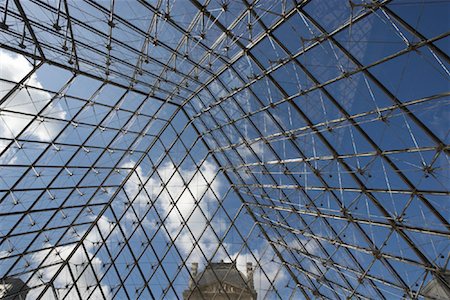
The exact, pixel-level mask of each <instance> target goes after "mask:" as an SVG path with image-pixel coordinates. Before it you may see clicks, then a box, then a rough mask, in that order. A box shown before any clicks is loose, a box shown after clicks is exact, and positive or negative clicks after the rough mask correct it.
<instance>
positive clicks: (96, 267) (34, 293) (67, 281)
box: [27, 217, 112, 300]
mask: <svg viewBox="0 0 450 300" xmlns="http://www.w3.org/2000/svg"><path fill="white" fill-rule="evenodd" d="M93 219H94V217H93ZM97 225H98V230H97V228H96V227H95V229H94V230H93V231H91V232H90V233H89V235H88V236H87V237H86V241H85V242H84V246H85V248H86V252H87V253H85V252H84V250H83V248H82V247H79V248H78V249H77V250H76V251H75V253H74V255H73V256H72V257H71V258H70V261H69V264H68V266H69V267H70V270H71V271H72V274H73V276H74V277H75V278H78V277H79V279H78V281H77V287H78V290H79V291H80V293H81V294H82V296H84V297H86V298H87V296H88V295H89V294H90V293H91V292H92V291H93V290H94V289H95V290H94V292H93V293H92V296H91V298H90V299H103V295H102V293H101V291H100V290H99V288H98V287H97V288H96V282H97V281H96V277H97V278H98V279H100V278H101V277H102V275H103V270H102V265H103V261H102V260H101V259H100V258H99V257H94V253H95V250H96V245H95V243H96V242H101V241H102V239H101V236H100V234H101V235H102V236H103V237H106V235H107V234H108V233H110V232H111V230H112V224H111V222H110V221H109V220H108V219H107V218H106V217H101V218H100V219H99V220H98V222H97ZM81 235H83V233H81ZM43 248H49V249H48V250H44V251H40V252H38V253H36V254H35V255H33V258H32V260H31V261H32V262H34V263H35V264H36V265H37V264H39V263H40V262H42V261H44V259H45V257H46V256H47V255H48V257H47V258H46V259H45V261H44V263H43V265H44V266H45V265H50V264H54V263H57V262H63V261H66V260H67V258H68V256H69V255H70V253H71V252H72V251H73V250H74V248H75V245H69V246H60V247H54V246H53V245H51V244H49V243H46V244H44V245H43ZM88 259H90V260H91V262H90V265H91V266H92V268H91V267H87V268H86V269H85V267H86V263H87V262H88ZM59 268H60V264H56V265H54V266H51V267H48V268H44V269H42V271H38V272H37V273H36V274H35V275H34V276H33V277H32V278H31V279H30V281H29V283H28V286H30V287H33V286H37V285H40V284H42V283H45V282H48V281H49V280H50V279H51V278H52V277H53V276H54V275H55V274H56V272H57V271H58V269H59ZM84 269H85V270H84ZM83 270H84V272H83ZM72 284H73V279H72V276H71V274H70V271H69V269H68V267H67V266H66V267H65V268H64V269H63V270H62V271H61V272H60V273H59V275H58V277H56V279H55V281H54V283H53V286H54V287H55V288H56V290H57V294H58V298H63V297H64V296H65V295H66V294H67V293H68V294H67V296H66V298H65V299H68V300H71V299H77V300H78V299H79V298H78V294H77V291H76V289H75V288H72V289H70V287H71V286H72ZM101 289H102V291H103V294H104V295H105V297H106V299H111V294H110V292H109V288H108V287H107V286H106V285H101ZM42 290H43V287H40V288H35V289H32V290H30V292H29V293H28V295H27V299H30V300H31V299H36V298H37V297H38V296H39V295H40V293H41V292H42ZM42 299H43V300H54V299H55V296H54V292H53V291H52V289H51V288H50V289H48V291H47V292H46V293H45V295H44V297H43V298H42Z"/></svg>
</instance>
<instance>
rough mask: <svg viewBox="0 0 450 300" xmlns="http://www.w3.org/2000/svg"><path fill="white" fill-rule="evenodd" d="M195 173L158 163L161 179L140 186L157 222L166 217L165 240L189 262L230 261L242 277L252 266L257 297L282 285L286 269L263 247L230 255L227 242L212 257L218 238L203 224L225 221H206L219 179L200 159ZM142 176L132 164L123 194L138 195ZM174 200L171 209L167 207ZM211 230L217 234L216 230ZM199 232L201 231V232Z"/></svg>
mask: <svg viewBox="0 0 450 300" xmlns="http://www.w3.org/2000/svg"><path fill="white" fill-rule="evenodd" d="M132 165H134V163H129V164H127V165H125V166H124V167H131V166H132ZM200 170H201V173H200V172H198V171H197V170H196V169H195V168H192V169H186V168H184V169H183V168H179V169H178V170H177V169H176V167H175V165H173V164H172V163H166V164H163V165H161V166H160V167H159V168H158V173H159V175H160V177H161V178H159V177H157V176H153V177H152V178H150V179H149V180H148V182H147V184H146V185H145V189H146V190H147V191H148V194H149V195H150V198H151V199H152V200H153V201H156V206H157V208H158V210H159V211H160V215H161V218H164V217H166V216H167V219H166V220H165V226H166V228H167V230H168V235H169V239H170V240H174V243H175V245H176V247H177V248H178V250H179V251H180V252H181V253H182V254H184V255H188V254H189V253H190V254H189V255H190V256H189V259H188V261H189V262H198V263H200V264H201V265H202V264H203V265H204V262H205V259H206V260H209V259H212V258H213V255H214V261H220V260H224V261H230V260H231V259H232V260H234V261H236V264H237V267H238V269H239V270H240V271H241V272H242V273H243V274H246V263H247V262H252V263H253V266H254V268H255V271H254V282H255V289H256V291H257V292H258V295H259V297H260V298H262V297H264V295H266V293H267V292H268V291H270V290H272V289H273V287H272V286H271V282H274V283H275V282H276V284H277V285H279V284H283V282H284V281H285V279H286V278H287V274H286V271H285V270H284V268H283V267H282V266H281V264H280V262H279V260H278V258H277V257H276V256H275V252H274V251H273V249H272V248H271V247H270V246H269V245H268V244H267V243H263V244H259V245H258V246H257V247H255V248H252V249H251V251H252V253H253V255H251V254H250V253H248V254H243V253H239V252H237V251H233V249H232V248H233V247H232V245H231V244H227V243H223V244H222V247H221V248H220V249H219V250H218V252H217V253H215V251H216V248H217V246H218V245H219V240H218V239H217V238H216V236H215V235H214V233H213V231H212V230H211V226H210V225H209V224H212V223H214V224H216V223H221V222H224V223H225V220H221V219H216V218H217V217H214V219H215V220H213V221H211V218H212V213H213V210H211V207H216V205H217V204H215V202H216V201H218V200H217V199H216V197H215V196H214V194H216V195H217V196H218V197H219V198H220V193H221V187H222V186H223V183H222V182H221V181H220V180H219V178H216V173H217V172H218V169H217V167H216V166H215V165H214V164H212V163H210V162H208V161H205V162H204V163H203V164H202V165H201V167H200ZM143 173H144V172H143V171H142V169H141V167H140V166H138V167H137V168H136V174H133V175H132V176H131V177H130V180H129V181H128V182H127V184H126V187H125V189H126V191H127V193H128V194H129V195H132V196H135V195H138V186H137V183H138V182H139V180H138V178H137V177H136V176H139V177H140V178H141V180H142V181H143V182H145V181H146V180H147V179H148V176H145V175H144V174H143ZM172 175H173V176H172ZM202 175H203V176H202ZM188 182H189V183H188ZM186 184H187V185H186ZM186 186H187V188H186ZM158 195H159V197H158ZM157 197H158V198H157ZM174 201H175V202H176V208H177V209H172V208H173V203H174ZM147 202H148V198H147V197H146V196H142V194H139V195H138V196H137V198H136V200H135V202H134V203H133V205H137V206H139V205H145V204H146V203H147ZM189 216H190V217H189ZM188 217H189V219H188ZM183 219H184V220H186V219H188V220H187V224H186V225H187V226H184V227H183V226H182V222H183ZM212 226H213V227H214V230H216V233H217V234H218V235H219V236H220V234H221V232H220V227H221V226H220V225H219V226H215V225H212ZM187 227H188V228H189V230H188V229H187ZM205 228H207V230H206V231H205V232H204V230H205ZM195 241H197V242H198V244H197V245H195ZM194 245H195V246H194ZM191 251H192V252H191ZM227 253H229V254H227ZM204 255H205V256H206V257H205V256H204ZM262 268H263V269H264V272H263V270H262ZM264 273H265V274H264Z"/></svg>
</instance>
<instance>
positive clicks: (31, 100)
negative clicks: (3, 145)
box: [0, 51, 66, 141]
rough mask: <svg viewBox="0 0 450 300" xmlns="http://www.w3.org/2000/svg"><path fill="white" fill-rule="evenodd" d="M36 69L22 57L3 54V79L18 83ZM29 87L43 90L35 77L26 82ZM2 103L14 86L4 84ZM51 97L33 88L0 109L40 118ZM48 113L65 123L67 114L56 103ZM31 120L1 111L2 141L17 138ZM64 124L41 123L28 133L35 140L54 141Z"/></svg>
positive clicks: (0, 64)
mask: <svg viewBox="0 0 450 300" xmlns="http://www.w3.org/2000/svg"><path fill="white" fill-rule="evenodd" d="M32 69H33V67H32V65H31V64H30V63H29V62H28V61H27V60H26V59H25V57H23V56H21V55H15V54H9V53H7V52H4V51H0V78H1V79H5V80H10V81H14V82H19V81H20V80H22V78H23V77H25V76H26V75H27V74H28V73H29V72H30V71H31V70H32ZM25 84H26V85H28V86H33V87H37V88H43V86H42V84H41V83H40V82H39V80H38V78H37V75H36V73H34V74H33V75H31V77H30V78H29V79H28V80H27V81H26V82H25ZM1 85H2V87H1V88H0V99H2V98H3V97H4V96H5V95H6V94H7V93H8V92H9V91H10V90H11V89H12V88H13V86H14V84H10V83H6V82H1ZM51 100H52V95H51V94H49V93H47V92H45V91H41V90H38V89H33V88H26V87H22V88H20V89H19V90H17V91H16V92H15V93H13V94H12V95H11V96H10V97H9V98H8V99H6V101H5V102H4V103H3V104H2V105H1V109H2V110H4V109H7V110H11V111H15V112H21V113H27V114H37V113H39V112H40V111H41V110H42V109H43V108H44V107H45V105H47V104H48V102H49V101H51ZM47 111H52V112H55V113H54V114H52V116H53V117H55V118H61V119H64V118H65V116H66V113H65V112H64V111H63V110H62V109H61V107H60V105H59V104H57V103H51V104H49V106H48V108H47ZM31 120H32V117H31V116H24V115H20V114H15V113H9V112H5V111H0V137H4V138H15V137H17V135H18V134H19V133H20V132H21V131H22V130H23V129H24V128H25V127H26V126H27V125H28V123H30V122H31ZM61 127H62V126H61V124H57V123H55V122H54V121H49V120H46V119H41V120H40V121H39V122H37V123H34V124H32V125H31V126H30V128H29V130H28V132H29V135H31V137H32V138H35V139H38V140H41V141H51V140H52V139H53V138H54V137H55V136H56V135H57V134H58V132H59V131H60V130H61Z"/></svg>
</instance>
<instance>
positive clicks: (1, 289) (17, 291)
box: [0, 277, 28, 300]
mask: <svg viewBox="0 0 450 300" xmlns="http://www.w3.org/2000/svg"><path fill="white" fill-rule="evenodd" d="M27 294H28V287H27V286H26V285H25V283H24V282H23V281H22V280H21V279H19V278H13V277H7V278H3V279H0V299H2V300H25V298H26V297H27Z"/></svg>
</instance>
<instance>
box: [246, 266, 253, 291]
mask: <svg viewBox="0 0 450 300" xmlns="http://www.w3.org/2000/svg"><path fill="white" fill-rule="evenodd" d="M247 280H248V285H249V287H250V288H252V289H253V288H254V286H253V264H252V263H251V262H248V263H247Z"/></svg>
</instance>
